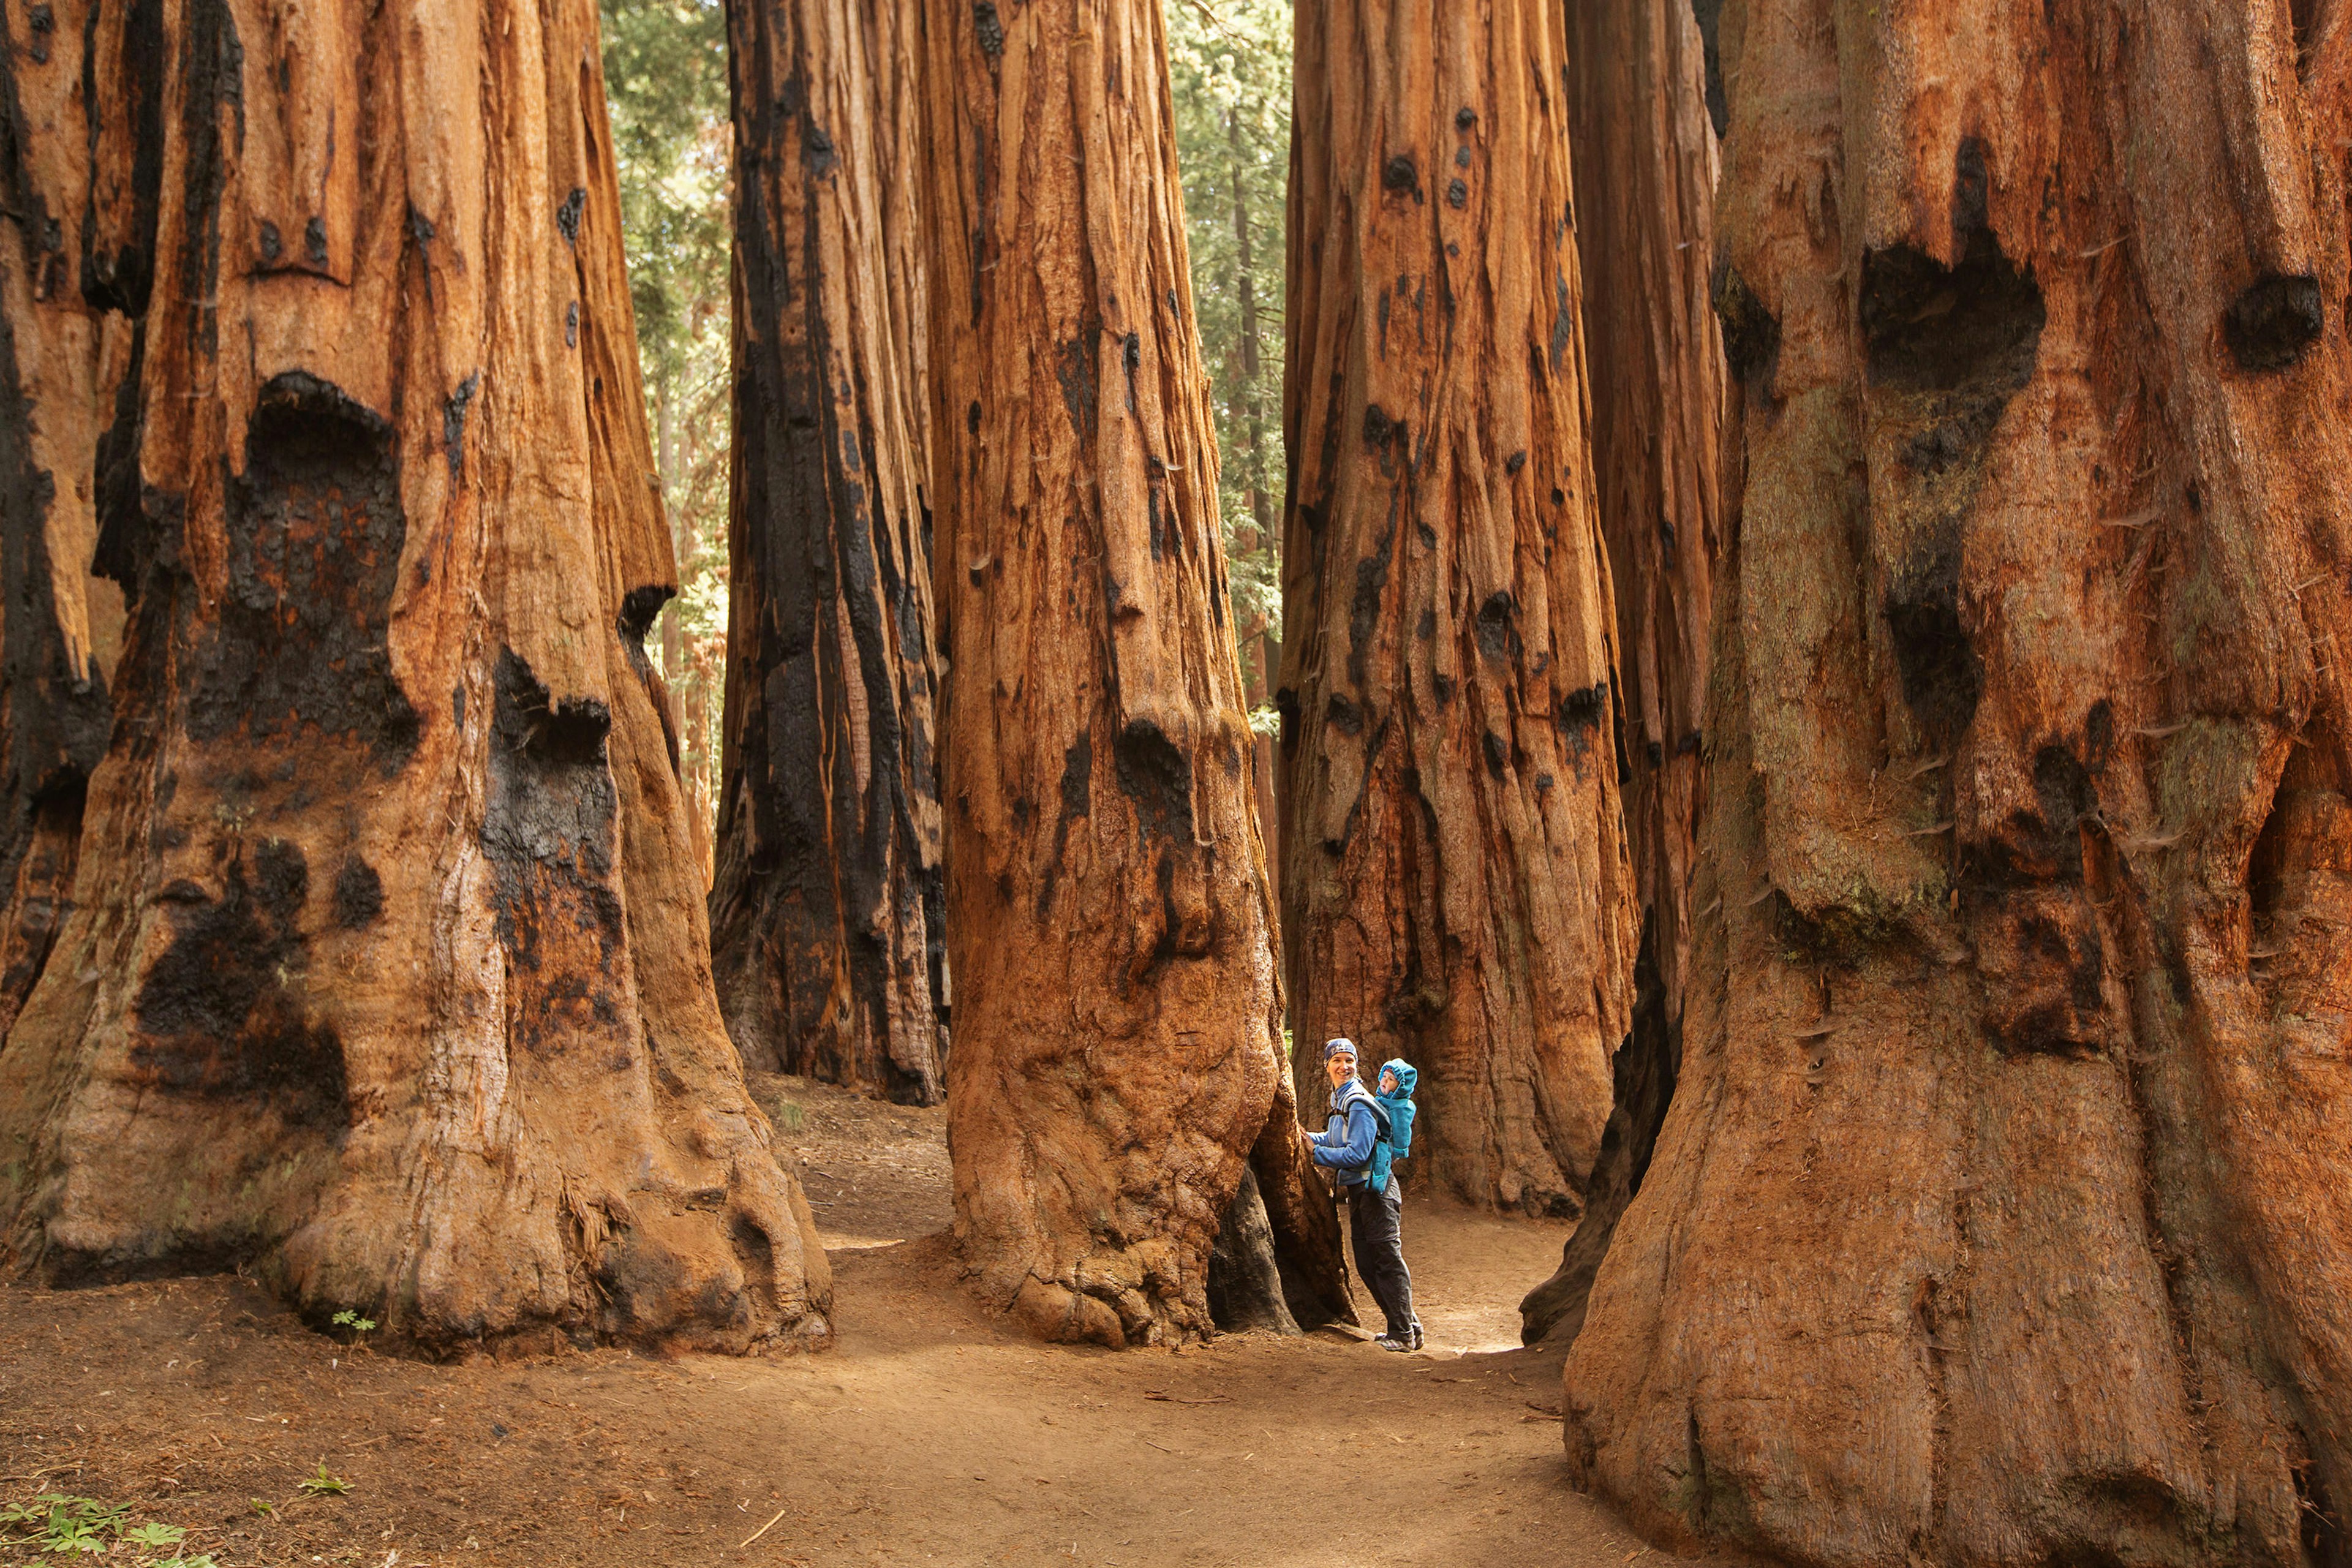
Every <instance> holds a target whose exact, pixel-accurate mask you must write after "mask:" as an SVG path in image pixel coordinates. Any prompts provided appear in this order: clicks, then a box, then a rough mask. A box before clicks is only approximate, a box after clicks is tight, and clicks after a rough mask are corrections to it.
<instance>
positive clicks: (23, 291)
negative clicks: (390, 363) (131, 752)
mask: <svg viewBox="0 0 2352 1568" xmlns="http://www.w3.org/2000/svg"><path fill="white" fill-rule="evenodd" d="M88 10H89V5H88V4H87V0H82V3H77V0H66V3H65V4H63V5H59V6H58V7H56V8H55V9H54V10H51V11H48V12H45V13H44V16H45V18H46V20H47V23H48V30H47V31H40V30H37V29H35V28H34V27H32V26H29V25H20V24H17V23H15V22H12V21H7V20H5V19H0V77H5V89H0V116H5V131H0V792H5V793H0V1038H5V1033H6V1030H7V1028H8V1026H9V1025H10V1024H11V1023H12V1022H13V1021H14V1020H15V1018H16V1012H17V1009H18V1008H20V1007H22V1006H23V1005H24V1003H25V998H26V996H27V995H29V994H31V992H32V989H33V984H34V983H35V982H36V981H37V980H38V979H39V978H40V975H41V970H42V968H43V967H44V965H46V964H47V961H48V957H49V952H50V950H51V947H52V944H53V943H55V942H56V941H57V937H58V929H59V925H60V923H61V922H62V921H63V920H64V917H65V913H66V910H67V909H68V901H69V899H70V896H71V893H72V889H73V879H74V868H75V864H76V860H77V858H78V856H79V848H80V840H81V817H82V809H83V805H84V802H85V799H86V796H87V792H88V789H89V775H90V771H91V770H92V769H93V768H95V767H96V766H97V765H98V762H99V759H100V757H101V756H102V755H104V754H105V751H106V738H107V728H108V723H109V718H108V700H107V681H108V679H109V676H110V672H111V669H112V667H113V664H114V662H115V658H116V657H117V653H118V651H119V643H120V639H121V593H120V592H119V591H118V590H117V589H116V588H115V586H114V584H111V583H108V582H106V581H104V580H103V579H100V578H94V577H92V576H91V575H90V572H89V563H90V555H91V552H92V551H93V550H94V549H95V547H96V543H97V538H98V516H97V508H96V495H95V489H94V486H93V484H92V482H91V481H92V477H93V476H94V475H95V474H96V472H97V470H98V468H99V466H100V463H101V462H102V461H104V460H105V459H106V456H107V453H108V451H109V450H110V447H108V446H107V445H106V444H105V443H104V439H103V438H104V433H105V431H106V429H107V426H109V425H110V423H111V422H112V421H113V418H114V397H115V392H116V390H117V388H118V387H119V386H120V384H121V380H122V377H123V375H124V374H125V373H126V372H127V370H128V369H129V366H130V362H131V356H132V354H133V353H135V352H136V351H135V349H134V347H133V337H134V332H133V329H132V327H131V322H130V321H128V320H126V319H125V318H124V317H123V316H121V315H119V314H114V313H110V311H108V310H107V309H106V308H105V304H104V300H105V299H106V297H107V296H108V294H109V293H110V292H128V291H141V292H143V290H144V289H145V287H146V279H145V278H144V277H143V276H131V277H125V278H122V279H90V280H89V281H90V282H91V284H92V285H93V289H94V294H95V296H96V298H95V300H86V299H85V298H84V297H83V282H84V278H83V271H82V268H81V266H80V260H81V258H80V253H79V252H80V247H79V234H78V233H77V230H76V226H75V224H76V220H78V219H79V216H80V213H81V211H82V209H83V207H84V205H86V204H87V203H88V201H89V168H90V157H89V135H88V132H87V131H86V129H85V125H84V121H83V120H82V115H81V108H80V103H81V95H82V91H83V77H82V57H83V54H84V52H85V47H84V46H85V38H84V34H85V30H86V27H87V25H88V21H89V16H88ZM20 32H21V33H23V34H24V35H25V36H23V37H18V36H16V35H17V34H19V33H20ZM121 112H122V114H123V115H124V118H125V121H126V123H127V124H132V125H143V124H146V123H149V122H152V120H153V117H154V116H156V115H159V114H160V113H161V112H162V106H161V103H160V101H159V100H155V99H153V98H152V96H149V97H144V98H141V99H139V100H136V101H132V102H126V103H124V104H122V105H121ZM132 270H133V271H134V272H136V271H137V268H135V267H134V268H133V269H132Z"/></svg>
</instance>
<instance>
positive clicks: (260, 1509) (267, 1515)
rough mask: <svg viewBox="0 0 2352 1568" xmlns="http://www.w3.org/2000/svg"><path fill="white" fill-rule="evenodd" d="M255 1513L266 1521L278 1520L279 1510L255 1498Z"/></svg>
mask: <svg viewBox="0 0 2352 1568" xmlns="http://www.w3.org/2000/svg"><path fill="white" fill-rule="evenodd" d="M253 1511H254V1512H255V1513H257V1514H259V1515H260V1516H261V1517H262V1518H264V1519H276V1518H277V1517H278V1510H276V1509H274V1508H272V1507H270V1506H269V1505H268V1503H266V1502H264V1501H262V1500H260V1499H259V1498H255V1499H254V1500H253Z"/></svg>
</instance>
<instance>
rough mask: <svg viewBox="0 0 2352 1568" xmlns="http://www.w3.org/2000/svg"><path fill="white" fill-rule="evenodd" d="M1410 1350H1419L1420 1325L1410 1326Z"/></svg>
mask: <svg viewBox="0 0 2352 1568" xmlns="http://www.w3.org/2000/svg"><path fill="white" fill-rule="evenodd" d="M1412 1348H1413V1349H1415V1350H1419V1349H1420V1348H1421V1325H1420V1324H1419V1323H1415V1324H1414V1325H1413V1326H1412Z"/></svg>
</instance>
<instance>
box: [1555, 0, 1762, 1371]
mask: <svg viewBox="0 0 2352 1568" xmlns="http://www.w3.org/2000/svg"><path fill="white" fill-rule="evenodd" d="M1568 18H1569V51H1568V58H1569V62H1570V74H1569V93H1570V98H1569V103H1570V119H1571V121H1572V123H1573V125H1574V142H1575V147H1576V216H1577V231H1576V244H1577V255H1578V256H1579V258H1580V259H1581V260H1582V262H1583V264H1584V304H1585V309H1584V320H1585V321H1586V323H1587V335H1586V362H1587V364H1588V365H1589V367H1590V369H1591V383H1592V448H1593V458H1592V462H1593V473H1594V479H1595V480H1596V483H1597V489H1598V492H1599V495H1600V510H1601V534H1602V537H1604V538H1605V539H1606V540H1607V541H1608V542H1609V560H1610V574H1611V576H1612V579H1613V580H1614V583H1615V584H1616V591H1617V636H1618V644H1617V646H1618V647H1619V649H1620V650H1621V653H1620V657H1619V659H1618V671H1619V679H1620V683H1621V685H1622V688H1623V689H1624V694H1625V700H1624V713H1625V734H1624V751H1623V753H1622V755H1623V759H1624V762H1625V764H1626V766H1627V767H1628V768H1629V769H1630V770H1631V777H1630V779H1629V780H1628V782H1627V783H1626V784H1625V834H1626V839H1627V843H1628V846H1629V847H1630V848H1631V849H1632V851H1633V879H1634V885H1635V888H1636V890H1637V896H1638V897H1639V899H1640V901H1641V911H1642V913H1641V920H1642V947H1641V956H1640V960H1639V962H1637V963H1636V964H1635V967H1634V975H1635V987H1634V992H1635V994H1634V1005H1633V1025H1632V1028H1631V1029H1630V1031H1629V1032H1628V1033H1627V1035H1626V1037H1625V1039H1624V1040H1623V1042H1622V1044H1620V1045H1619V1046H1618V1047H1617V1051H1616V1055H1615V1058H1614V1060H1613V1062H1612V1078H1613V1079H1614V1092H1613V1095H1612V1104H1611V1109H1610V1113H1609V1124H1608V1127H1607V1128H1606V1130H1605V1131H1603V1132H1602V1135H1601V1155H1600V1158H1599V1160H1598V1162H1597V1163H1595V1165H1594V1167H1593V1173H1592V1178H1591V1186H1590V1189H1589V1190H1588V1192H1587V1194H1586V1203H1585V1211H1584V1215H1583V1217H1582V1218H1581V1219H1580V1220H1579V1221H1578V1222H1577V1228H1576V1233H1575V1235H1574V1236H1573V1237H1570V1240H1569V1242H1568V1244H1567V1246H1566V1247H1565V1248H1564V1249H1563V1252H1562V1256H1561V1259H1560V1268H1559V1273H1558V1274H1556V1275H1555V1276H1554V1277H1553V1278H1552V1279H1549V1280H1548V1281H1546V1282H1545V1284H1543V1285H1542V1286H1540V1287H1538V1289H1536V1290H1535V1291H1533V1292H1531V1293H1530V1294H1529V1295H1528V1299H1527V1300H1526V1301H1525V1302H1524V1303H1522V1305H1521V1308H1520V1310H1521V1314H1522V1322H1521V1328H1520V1331H1521V1333H1522V1334H1523V1335H1524V1336H1525V1337H1526V1338H1527V1339H1528V1342H1534V1341H1536V1340H1538V1339H1542V1338H1548V1337H1550V1338H1563V1339H1573V1338H1574V1337H1575V1335H1576V1331H1577V1328H1578V1326H1579V1325H1580V1324H1581V1323H1582V1322H1583V1321H1584V1300H1585V1292H1586V1291H1587V1290H1589V1289H1591V1283H1592V1271H1593V1269H1594V1268H1596V1267H1597V1266H1598V1265H1599V1263H1600V1261H1601V1257H1602V1255H1603V1254H1604V1253H1606V1252H1607V1250H1608V1247H1609V1238H1610V1236H1611V1234H1612V1231H1613V1230H1614V1228H1615V1226H1616V1223H1617V1219H1618V1216H1619V1215H1622V1214H1623V1213H1624V1210H1625V1205H1626V1203H1627V1202H1628V1201H1630V1200H1631V1198H1632V1197H1633V1194H1634V1192H1635V1191H1637V1190H1638V1189H1639V1187H1640V1186H1641V1183H1642V1177H1643V1173H1644V1172H1645V1171H1646V1170H1647V1169H1648V1167H1649V1161H1650V1154H1651V1151H1652V1149H1653V1148H1654V1146H1655V1144H1656V1142H1657V1136H1658V1128H1659V1125H1660V1124H1661V1123H1662V1122H1663V1121H1664V1119H1665V1112H1666V1104H1667V1101H1668V1100H1669V1099H1670V1098H1671V1097H1672V1095H1673V1093H1674V1087H1675V1073H1676V1072H1677V1071H1678V1070H1679V1069H1680V1067H1681V1062H1682V1032H1683V995H1684V991H1685V985H1686V983H1687V978H1688V967H1689V957H1690V931H1691V914H1692V905H1691V875H1692V871H1693V868H1694V864H1695V861H1696V848H1697V840H1696V835H1697V831H1698V822H1699V815H1700V811H1701V809H1702V807H1703V806H1704V805H1705V802H1706V750H1705V736H1704V734H1703V733H1702V731H1701V730H1700V727H1699V725H1700V716H1701V713H1702V711H1703V709H1704V706H1705V697H1706V668H1707V661H1706V646H1707V636H1708V627H1709V625H1710V622H1711V620H1712V617H1713V614H1714V575H1715V568H1716V560H1717V554H1718V552H1719V551H1720V548H1721V542H1722V539H1723V536H1724V533H1725V528H1724V515H1723V514H1724V506H1725V501H1726V499H1727V498H1726V491H1725V486H1724V483H1723V474H1722V457H1723V443H1724V437H1725V426H1724V419H1725V413H1726V404H1727V392H1728V389H1729V378H1728V376H1727V374H1726V373H1725V370H1724V363H1723V348H1722V338H1721V334H1720V333H1719V332H1718V331H1717V326H1716V321H1715V311H1714V310H1713V308H1712V307H1711V305H1710V304H1709V302H1708V267H1709V264H1710V262H1711V260H1712V258H1713V256H1714V238H1713V219H1714V207H1715V180H1716V169H1717V158H1716V144H1715V132H1714V129H1713V127H1712V126H1710V125H1709V124H1708V122H1707V117H1706V63H1705V49H1704V47H1703V45H1702V43H1701V40H1700V37H1699V29H1698V25H1697V22H1696V19H1695V18H1694V17H1693V16H1692V14H1691V10H1690V6H1689V5H1688V4H1687V3H1686V0H1593V3H1592V4H1589V5H1571V6H1570V7H1569V8H1568ZM1735 428H1736V427H1735Z"/></svg>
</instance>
